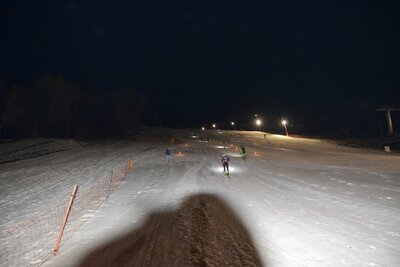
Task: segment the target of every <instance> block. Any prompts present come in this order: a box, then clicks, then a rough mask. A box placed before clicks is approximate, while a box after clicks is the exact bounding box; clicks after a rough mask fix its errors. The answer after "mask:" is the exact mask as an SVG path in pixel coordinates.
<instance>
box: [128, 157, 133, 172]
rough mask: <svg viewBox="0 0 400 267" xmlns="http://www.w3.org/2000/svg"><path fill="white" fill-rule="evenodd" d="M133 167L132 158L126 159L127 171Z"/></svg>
mask: <svg viewBox="0 0 400 267" xmlns="http://www.w3.org/2000/svg"><path fill="white" fill-rule="evenodd" d="M132 168H133V160H131V159H130V160H128V171H131V170H132Z"/></svg>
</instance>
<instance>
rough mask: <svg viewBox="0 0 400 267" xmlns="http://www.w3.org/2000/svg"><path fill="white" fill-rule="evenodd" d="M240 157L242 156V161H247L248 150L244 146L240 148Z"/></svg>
mask: <svg viewBox="0 0 400 267" xmlns="http://www.w3.org/2000/svg"><path fill="white" fill-rule="evenodd" d="M240 155H241V156H242V159H246V155H247V154H246V148H245V147H244V146H243V145H241V146H240Z"/></svg>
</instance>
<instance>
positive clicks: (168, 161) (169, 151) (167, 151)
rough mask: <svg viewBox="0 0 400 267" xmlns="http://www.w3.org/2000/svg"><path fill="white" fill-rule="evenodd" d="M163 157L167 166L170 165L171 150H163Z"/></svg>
mask: <svg viewBox="0 0 400 267" xmlns="http://www.w3.org/2000/svg"><path fill="white" fill-rule="evenodd" d="M165 156H166V157H167V164H168V165H169V164H171V150H170V149H169V148H168V147H167V149H166V150H165Z"/></svg>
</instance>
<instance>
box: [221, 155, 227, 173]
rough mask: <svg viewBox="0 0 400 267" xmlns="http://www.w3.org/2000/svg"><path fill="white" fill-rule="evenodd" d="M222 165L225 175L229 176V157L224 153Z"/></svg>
mask: <svg viewBox="0 0 400 267" xmlns="http://www.w3.org/2000/svg"><path fill="white" fill-rule="evenodd" d="M221 163H222V167H224V173H225V175H227V176H229V157H228V155H226V154H223V155H222V158H221Z"/></svg>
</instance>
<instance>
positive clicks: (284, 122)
mask: <svg viewBox="0 0 400 267" xmlns="http://www.w3.org/2000/svg"><path fill="white" fill-rule="evenodd" d="M286 124H287V121H286V120H285V119H282V125H283V127H285V132H286V136H289V133H288V131H287V127H286Z"/></svg>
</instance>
